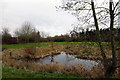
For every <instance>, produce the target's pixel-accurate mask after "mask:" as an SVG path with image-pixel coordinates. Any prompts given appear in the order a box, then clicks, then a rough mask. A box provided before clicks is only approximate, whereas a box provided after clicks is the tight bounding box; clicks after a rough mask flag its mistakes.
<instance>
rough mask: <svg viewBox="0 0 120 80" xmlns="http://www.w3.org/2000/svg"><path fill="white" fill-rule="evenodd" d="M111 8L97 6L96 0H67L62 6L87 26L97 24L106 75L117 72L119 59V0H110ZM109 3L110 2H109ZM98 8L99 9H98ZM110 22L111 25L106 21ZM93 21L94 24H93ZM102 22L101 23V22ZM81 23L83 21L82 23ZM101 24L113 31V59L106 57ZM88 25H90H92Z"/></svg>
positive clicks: (98, 41) (98, 40)
mask: <svg viewBox="0 0 120 80" xmlns="http://www.w3.org/2000/svg"><path fill="white" fill-rule="evenodd" d="M108 3H109V8H108V7H106V6H97V7H96V6H95V4H94V0H89V1H88V0H84V1H83V0H66V2H65V4H64V5H63V6H62V7H61V8H62V9H64V10H68V11H69V12H71V13H72V14H74V15H75V16H76V17H77V19H78V20H79V21H81V16H82V21H84V22H83V24H85V26H87V25H86V24H88V25H90V26H95V29H96V34H97V43H98V45H99V48H100V51H101V56H102V63H103V66H104V68H105V77H111V76H112V74H113V73H114V72H115V70H116V68H118V67H119V65H118V66H116V63H117V60H116V46H115V30H114V28H115V24H116V17H117V16H118V15H119V14H120V12H119V11H118V9H119V7H117V6H118V4H119V1H118V2H113V1H112V0H109V2H108ZM107 5H108V4H107ZM96 9H97V10H96ZM107 22H108V23H110V26H109V25H108V24H106V23H107ZM91 23H92V24H91ZM100 23H101V24H100ZM80 24H81V23H80ZM101 25H105V26H107V27H109V28H110V32H111V34H110V35H111V48H112V54H111V56H112V59H111V60H109V59H108V58H107V57H106V53H105V51H104V48H103V45H102V40H101V38H102V36H101V34H100V27H99V26H101ZM90 26H88V27H90Z"/></svg>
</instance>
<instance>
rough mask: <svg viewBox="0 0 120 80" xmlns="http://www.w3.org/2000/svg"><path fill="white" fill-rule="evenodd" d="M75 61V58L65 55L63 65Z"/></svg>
mask: <svg viewBox="0 0 120 80" xmlns="http://www.w3.org/2000/svg"><path fill="white" fill-rule="evenodd" d="M75 59H76V58H75V57H72V56H70V55H69V54H66V60H65V63H68V62H70V61H73V60H75Z"/></svg>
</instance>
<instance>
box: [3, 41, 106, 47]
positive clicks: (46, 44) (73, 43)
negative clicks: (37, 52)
mask: <svg viewBox="0 0 120 80" xmlns="http://www.w3.org/2000/svg"><path fill="white" fill-rule="evenodd" d="M51 44H55V45H76V44H79V45H89V46H94V47H97V46H98V45H97V43H96V42H42V43H27V44H12V45H2V47H3V48H26V47H39V46H48V45H51ZM102 44H103V45H107V44H108V43H107V42H103V43H102Z"/></svg>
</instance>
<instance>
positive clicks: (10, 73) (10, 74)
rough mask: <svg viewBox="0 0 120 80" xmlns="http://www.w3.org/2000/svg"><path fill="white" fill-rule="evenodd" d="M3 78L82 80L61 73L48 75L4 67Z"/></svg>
mask: <svg viewBox="0 0 120 80" xmlns="http://www.w3.org/2000/svg"><path fill="white" fill-rule="evenodd" d="M2 78H3V79H4V78H82V77H80V76H75V75H68V74H61V73H46V72H33V71H25V70H22V69H16V68H13V67H3V69H2Z"/></svg>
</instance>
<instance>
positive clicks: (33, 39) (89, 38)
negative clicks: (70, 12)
mask: <svg viewBox="0 0 120 80" xmlns="http://www.w3.org/2000/svg"><path fill="white" fill-rule="evenodd" d="M115 32H116V35H115V40H116V41H120V28H116V29H115ZM100 33H101V36H102V41H103V42H109V41H110V30H109V29H108V28H107V29H100ZM42 35H43V33H42V34H41V32H39V31H37V32H31V34H30V37H29V39H26V37H25V36H22V35H20V36H18V37H12V36H11V34H10V33H8V32H7V31H3V33H2V43H3V44H20V43H38V42H85V41H86V42H96V31H95V30H89V29H86V31H84V30H82V31H79V32H78V31H77V30H75V28H74V29H73V30H72V31H70V32H69V33H67V34H64V35H59V36H58V35H56V36H54V37H49V36H48V37H46V38H45V37H43V36H42ZM27 38H28V37H27Z"/></svg>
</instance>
